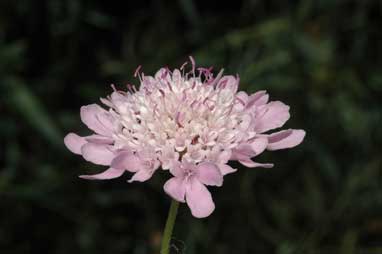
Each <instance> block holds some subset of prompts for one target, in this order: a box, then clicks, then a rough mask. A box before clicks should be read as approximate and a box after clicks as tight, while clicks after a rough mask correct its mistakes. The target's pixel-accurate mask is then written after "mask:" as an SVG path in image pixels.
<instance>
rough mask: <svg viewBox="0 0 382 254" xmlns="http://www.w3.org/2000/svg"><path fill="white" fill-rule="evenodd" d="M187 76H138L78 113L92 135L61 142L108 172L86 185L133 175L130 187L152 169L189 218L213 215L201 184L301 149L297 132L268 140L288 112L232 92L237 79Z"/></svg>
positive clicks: (202, 72) (178, 72)
mask: <svg viewBox="0 0 382 254" xmlns="http://www.w3.org/2000/svg"><path fill="white" fill-rule="evenodd" d="M190 59H191V63H192V68H191V71H190V72H188V73H185V71H184V65H183V66H182V67H181V68H180V69H175V70H174V71H172V72H171V71H170V70H169V69H168V68H162V69H160V70H159V71H158V72H157V73H156V74H155V76H154V77H152V76H145V75H144V74H143V73H139V70H137V72H136V75H138V76H139V79H140V87H139V89H136V88H135V87H134V86H131V85H128V91H117V90H116V89H114V92H113V93H112V94H111V95H110V96H108V97H107V98H103V99H101V102H102V103H103V104H104V105H105V106H106V108H107V110H106V109H104V108H102V107H100V106H99V105H97V104H91V105H88V106H83V107H81V120H82V121H83V122H84V124H85V125H86V126H87V127H88V128H89V129H91V130H92V131H93V132H94V133H93V134H92V135H90V136H85V137H80V136H78V135H76V134H74V133H69V134H68V135H67V136H66V137H65V140H64V141H65V144H66V146H67V147H68V149H69V150H70V151H72V152H73V153H76V154H79V155H82V156H83V158H84V159H85V160H87V161H90V162H92V163H95V164H99V165H105V166H109V168H108V169H107V170H106V171H104V172H102V173H100V174H96V175H83V176H81V177H82V178H85V179H92V180H93V179H112V178H116V177H119V176H121V175H122V174H123V173H124V172H125V171H128V172H132V173H133V176H132V178H131V179H130V180H129V182H133V181H139V182H144V181H146V180H148V179H150V178H151V177H152V176H153V174H154V173H155V171H156V170H158V169H159V168H161V169H162V170H169V172H170V173H171V174H172V175H173V177H172V178H170V179H169V180H168V181H167V182H166V184H165V185H164V189H165V191H166V193H167V194H169V195H170V196H171V197H172V198H174V199H176V200H178V201H180V202H186V203H187V204H188V206H189V207H190V209H191V212H192V214H193V215H194V216H195V217H206V216H209V215H210V214H211V213H212V211H213V210H214V207H215V206H214V203H213V201H212V198H211V194H210V193H209V191H208V190H207V188H206V187H205V185H213V186H221V185H222V183H223V176H224V175H226V174H228V173H233V172H235V171H236V169H234V168H232V167H231V166H229V165H228V164H227V163H228V161H229V160H236V161H238V162H240V163H241V164H243V165H245V166H247V167H272V166H273V164H270V163H258V162H254V161H253V160H252V158H254V157H256V156H258V155H259V154H261V153H262V152H264V151H265V150H278V149H285V148H291V147H294V146H296V145H298V144H300V143H301V142H302V140H303V138H304V136H305V132H304V131H303V130H293V129H288V130H282V131H279V132H275V133H272V134H269V133H268V131H270V130H272V129H276V128H279V127H281V126H283V125H284V123H285V122H286V121H287V120H288V119H289V117H290V115H289V107H288V106H287V105H285V104H284V103H282V102H280V101H271V102H269V101H268V99H269V96H268V94H267V93H266V92H265V91H259V92H256V93H254V94H251V95H248V94H247V93H245V92H243V91H241V92H238V91H237V90H238V85H239V78H238V77H234V76H223V75H222V74H223V71H220V72H219V73H218V75H217V76H216V77H214V75H213V74H212V72H211V69H207V68H198V69H195V64H194V60H193V59H192V58H190Z"/></svg>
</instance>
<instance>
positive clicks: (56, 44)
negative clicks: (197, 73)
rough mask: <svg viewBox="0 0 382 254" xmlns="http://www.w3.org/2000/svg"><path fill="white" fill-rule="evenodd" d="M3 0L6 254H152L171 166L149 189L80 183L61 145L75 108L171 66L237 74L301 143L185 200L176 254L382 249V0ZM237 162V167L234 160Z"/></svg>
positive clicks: (0, 150) (0, 211)
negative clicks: (198, 204) (209, 195)
mask: <svg viewBox="0 0 382 254" xmlns="http://www.w3.org/2000/svg"><path fill="white" fill-rule="evenodd" d="M206 2H207V1H191V0H181V1H127V0H126V1H102V0H98V1H90V0H83V1H79V0H61V1H60V0H45V1H44V0H34V1H33V0H17V1H16V0H1V2H0V161H1V167H0V253H2V254H8V253H9V254H12V253H17V254H24V253H58V254H61V253H65V254H67V253H81V254H88V253H89V254H93V253H94V254H95V253H117V254H119V253H124V254H127V253H129V254H140V253H142V254H143V253H155V254H156V253H158V251H157V249H156V248H157V246H158V240H159V239H160V236H161V231H162V228H163V225H164V222H165V218H166V215H167V209H168V207H169V204H170V200H169V198H168V196H166V195H165V194H164V192H163V190H162V185H163V183H164V181H165V179H166V178H167V177H168V174H167V172H161V173H157V174H156V175H155V177H154V178H153V179H152V180H150V181H149V182H146V183H144V184H140V183H133V184H128V183H127V182H126V180H127V179H128V178H129V176H128V175H125V176H124V177H122V178H120V179H117V180H112V181H105V182H94V181H93V182H91V181H85V180H81V179H79V178H78V177H77V175H79V174H83V173H92V172H99V171H101V170H102V169H103V168H104V167H99V166H95V165H92V164H90V163H86V162H85V161H84V160H82V159H81V158H80V157H78V156H75V155H73V154H71V153H70V152H69V151H67V149H66V148H65V147H64V145H63V137H64V135H65V134H66V133H68V132H69V131H76V132H78V133H80V134H83V135H85V134H88V133H89V132H88V130H86V128H85V127H84V125H83V124H82V123H81V122H80V118H79V108H80V106H81V105H84V104H90V103H94V102H98V98H99V97H100V96H105V95H106V94H108V93H110V92H111V91H112V89H111V88H110V86H109V84H110V83H115V84H116V85H117V86H118V87H121V88H123V87H125V84H126V83H127V82H131V83H135V84H137V83H138V81H137V80H135V79H133V77H132V74H133V72H134V70H135V68H136V67H137V66H138V65H142V66H143V70H144V72H145V73H147V74H152V73H154V72H155V71H156V70H157V69H159V68H160V67H161V66H165V65H168V66H169V67H171V68H175V67H178V66H180V65H181V64H182V63H183V62H184V61H186V60H187V57H188V55H193V56H194V57H195V59H196V61H197V63H199V64H200V65H202V66H210V65H213V66H215V69H219V68H222V67H224V68H225V70H226V73H233V74H235V73H239V74H240V77H241V89H242V90H246V91H248V92H254V91H256V90H259V89H266V90H268V92H269V93H270V94H271V98H272V99H274V100H281V101H284V102H285V103H287V104H289V105H291V116H292V117H291V120H290V121H289V122H288V123H287V124H286V127H289V128H303V129H305V130H306V132H307V136H306V138H305V141H304V142H303V144H302V145H300V146H298V147H297V148H295V149H292V150H284V151H277V152H272V153H270V152H269V153H265V154H263V155H261V156H260V157H259V159H258V161H260V162H273V163H275V167H274V168H273V169H261V168H255V169H246V168H241V169H240V170H239V172H238V173H236V174H232V175H228V176H227V177H226V178H225V182H224V186H223V187H222V188H211V190H212V192H213V196H214V200H215V203H216V211H215V212H214V213H213V214H212V216H210V217H209V218H207V219H203V220H199V219H195V218H193V217H191V215H190V212H189V210H188V208H186V207H185V206H182V207H181V209H180V213H179V217H178V221H177V224H176V228H175V239H174V241H173V242H174V246H175V247H176V248H174V249H173V253H187V254H201V253H219V254H226V253H227V254H228V253H229V254H232V253H234V254H235V253H256V254H257V253H277V254H292V253H298V254H300V253H301V254H305V253H308V254H309V253H333V254H337V253H339V254H353V253H354V254H355V253H362V254H368V253H370V254H379V253H382V240H381V239H382V209H381V208H382V188H381V187H382V184H381V183H382V173H381V167H382V166H381V164H382V155H381V145H382V131H381V128H382V127H381V124H382V117H381V114H382V103H381V100H382V18H381V16H382V14H381V13H382V4H381V1H377V0H375V1H372V0H362V1H360V0H358V1H356V0H338V1H334V0H321V1H313V0H305V1H276V0H270V1H255V0H252V1H251V0H245V1H230V2H226V3H224V2H223V1H208V3H206ZM233 165H234V166H237V165H235V164H233Z"/></svg>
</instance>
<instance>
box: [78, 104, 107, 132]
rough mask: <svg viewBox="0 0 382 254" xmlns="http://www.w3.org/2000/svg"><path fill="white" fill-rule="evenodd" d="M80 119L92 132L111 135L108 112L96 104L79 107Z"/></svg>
mask: <svg viewBox="0 0 382 254" xmlns="http://www.w3.org/2000/svg"><path fill="white" fill-rule="evenodd" d="M80 114H81V120H82V122H83V123H84V124H86V126H87V127H88V128H89V129H91V130H93V131H94V132H96V133H98V134H101V135H103V136H111V126H112V123H111V119H110V114H109V113H108V112H107V111H106V110H104V109H103V108H101V107H100V106H98V105H97V104H90V105H87V106H82V107H81V112H80Z"/></svg>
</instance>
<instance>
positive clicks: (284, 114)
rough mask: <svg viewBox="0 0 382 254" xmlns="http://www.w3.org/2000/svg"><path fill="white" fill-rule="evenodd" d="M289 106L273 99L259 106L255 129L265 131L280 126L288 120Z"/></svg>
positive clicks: (260, 131)
mask: <svg viewBox="0 0 382 254" xmlns="http://www.w3.org/2000/svg"><path fill="white" fill-rule="evenodd" d="M289 117H290V115H289V106H287V105H285V104H284V103H282V102H280V101H273V102H270V103H268V104H266V105H263V106H261V107H259V110H258V112H257V113H256V119H255V122H256V125H255V131H256V132H258V133H263V132H266V131H268V130H271V129H275V128H279V127H281V126H283V125H284V123H285V122H286V121H288V119H289Z"/></svg>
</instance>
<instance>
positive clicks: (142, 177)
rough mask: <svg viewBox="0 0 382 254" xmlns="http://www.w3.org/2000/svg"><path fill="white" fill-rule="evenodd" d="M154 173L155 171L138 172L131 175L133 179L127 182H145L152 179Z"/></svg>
mask: <svg viewBox="0 0 382 254" xmlns="http://www.w3.org/2000/svg"><path fill="white" fill-rule="evenodd" d="M154 172H155V170H146V169H142V170H139V171H138V172H137V173H135V174H134V175H133V177H132V178H131V179H130V180H129V181H128V182H129V183H132V182H134V181H137V182H145V181H147V180H149V179H150V178H151V177H152V175H153V174H154Z"/></svg>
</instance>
